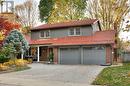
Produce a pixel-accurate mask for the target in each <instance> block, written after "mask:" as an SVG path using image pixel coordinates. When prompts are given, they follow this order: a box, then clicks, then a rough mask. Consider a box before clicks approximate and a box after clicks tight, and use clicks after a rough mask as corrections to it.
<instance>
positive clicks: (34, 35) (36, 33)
mask: <svg viewBox="0 0 130 86" xmlns="http://www.w3.org/2000/svg"><path fill="white" fill-rule="evenodd" d="M31 39H39V31H31Z"/></svg>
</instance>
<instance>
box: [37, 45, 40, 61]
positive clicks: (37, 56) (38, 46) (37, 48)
mask: <svg viewBox="0 0 130 86" xmlns="http://www.w3.org/2000/svg"><path fill="white" fill-rule="evenodd" d="M39 61H40V60H39V46H38V47H37V62H39Z"/></svg>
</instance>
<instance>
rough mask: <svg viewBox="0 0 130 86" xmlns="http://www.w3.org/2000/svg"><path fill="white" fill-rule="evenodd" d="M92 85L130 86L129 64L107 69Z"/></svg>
mask: <svg viewBox="0 0 130 86" xmlns="http://www.w3.org/2000/svg"><path fill="white" fill-rule="evenodd" d="M92 84H94V85H105V86H130V63H124V64H123V66H117V67H107V68H105V69H103V71H102V72H101V73H100V74H99V75H98V76H97V78H96V79H95V81H94V82H93V83H92Z"/></svg>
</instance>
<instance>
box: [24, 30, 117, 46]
mask: <svg viewBox="0 0 130 86" xmlns="http://www.w3.org/2000/svg"><path fill="white" fill-rule="evenodd" d="M26 38H27V40H28V41H29V44H30V45H48V44H49V45H52V46H59V45H91V44H114V43H115V31H114V30H107V31H97V32H95V33H94V35H92V36H67V37H62V38H50V39H37V40H31V39H30V37H26Z"/></svg>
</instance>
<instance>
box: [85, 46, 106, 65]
mask: <svg viewBox="0 0 130 86" xmlns="http://www.w3.org/2000/svg"><path fill="white" fill-rule="evenodd" d="M105 56H106V55H105V49H87V48H83V64H95V65H99V64H105V63H106V62H105V61H106V60H105Z"/></svg>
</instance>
